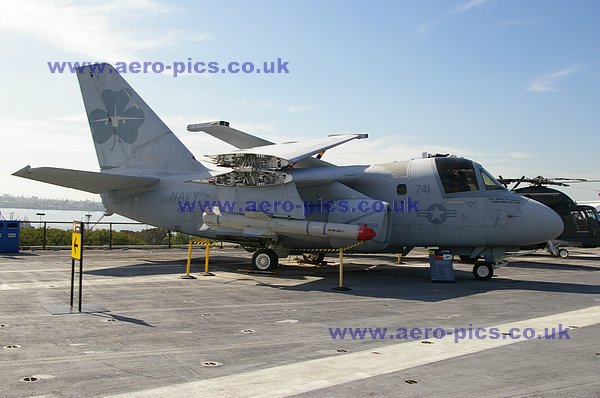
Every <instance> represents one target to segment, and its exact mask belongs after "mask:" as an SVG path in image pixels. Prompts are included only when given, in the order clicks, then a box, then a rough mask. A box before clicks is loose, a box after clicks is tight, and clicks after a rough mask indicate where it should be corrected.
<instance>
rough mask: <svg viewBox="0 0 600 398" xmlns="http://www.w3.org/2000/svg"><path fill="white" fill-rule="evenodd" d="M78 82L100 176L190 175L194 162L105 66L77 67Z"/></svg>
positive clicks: (201, 168)
mask: <svg viewBox="0 0 600 398" xmlns="http://www.w3.org/2000/svg"><path fill="white" fill-rule="evenodd" d="M77 78H78V80H79V87H80V88H81V95H82V96H83V102H84V104H85V110H86V114H87V117H88V121H89V123H90V129H91V130H92V137H93V139H94V146H95V147H96V154H97V155H98V163H100V169H101V171H102V172H107V173H118V174H125V175H140V174H156V175H169V174H191V173H202V172H204V171H206V170H207V169H206V168H205V167H204V166H203V165H202V164H201V163H200V162H198V161H197V160H196V159H195V158H194V156H193V155H192V153H191V152H190V151H189V150H188V149H187V148H186V147H185V146H184V145H183V143H182V142H181V141H179V139H178V138H177V137H176V136H175V134H173V132H172V131H171V130H170V129H169V128H168V127H167V126H166V125H165V124H164V123H163V121H162V120H160V118H159V117H158V116H157V115H156V114H155V113H154V111H153V110H152V109H150V107H149V106H148V105H147V104H146V103H145V102H144V100H143V99H142V98H141V97H140V96H139V95H138V93H136V92H135V91H134V90H133V89H132V88H131V86H130V85H129V84H128V83H127V82H126V81H125V79H123V77H121V75H119V74H118V73H117V72H116V70H115V69H114V68H113V66H111V65H109V64H95V65H87V66H84V67H81V68H78V73H77Z"/></svg>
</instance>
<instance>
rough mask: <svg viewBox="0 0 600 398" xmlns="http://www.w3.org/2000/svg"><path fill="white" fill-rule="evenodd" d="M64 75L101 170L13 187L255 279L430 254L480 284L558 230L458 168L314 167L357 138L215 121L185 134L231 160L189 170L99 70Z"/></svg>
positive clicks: (441, 163) (105, 67)
mask: <svg viewBox="0 0 600 398" xmlns="http://www.w3.org/2000/svg"><path fill="white" fill-rule="evenodd" d="M77 76H78V80H79V85H80V88H81V94H82V96H83V102H84V104H85V110H86V114H87V117H88V120H89V125H90V129H91V132H92V137H93V141H94V146H95V149H96V154H97V156H98V162H99V164H100V172H92V171H82V170H72V169H59V168H53V167H39V168H32V167H30V166H27V167H25V168H23V169H21V170H19V171H17V172H15V173H14V175H16V176H19V177H24V178H28V179H32V180H37V181H42V182H46V183H50V184H55V185H60V186H63V187H68V188H74V189H78V190H82V191H86V192H91V193H97V194H100V195H101V197H102V203H103V204H104V206H105V207H106V208H107V209H108V211H109V213H118V214H121V215H123V216H125V217H129V218H132V219H134V220H138V221H140V222H143V223H147V224H151V225H155V226H160V227H164V228H168V229H170V230H173V231H180V232H183V233H187V234H192V235H197V236H202V237H205V238H209V239H217V240H222V241H228V242H234V243H239V244H240V245H242V246H243V247H245V248H248V249H250V250H254V255H253V257H252V264H253V267H255V268H257V269H261V270H271V269H274V268H275V267H277V266H278V263H279V260H278V259H279V257H280V256H286V255H288V254H289V253H294V252H295V253H303V252H310V251H311V249H312V250H314V249H331V248H344V247H350V246H353V249H352V251H353V252H362V253H374V252H379V253H403V254H407V253H408V252H409V251H410V250H412V248H414V247H438V248H440V249H447V250H450V252H451V253H452V254H456V255H461V256H468V257H470V258H472V259H473V260H477V261H476V263H475V266H474V268H473V273H474V275H475V277H476V278H477V279H481V280H487V279H489V278H491V277H492V275H493V272H494V267H493V261H494V259H497V258H500V257H501V256H503V255H505V253H506V252H507V251H512V250H517V249H518V247H519V246H521V245H528V244H534V243H538V242H543V241H547V240H550V239H554V238H555V237H557V236H558V235H560V234H561V232H562V230H563V223H562V221H561V219H560V217H559V216H558V215H557V214H556V213H555V212H554V211H552V210H551V209H549V208H548V207H546V206H544V205H543V204H541V203H538V202H536V201H534V200H530V199H527V198H525V197H522V196H520V195H517V194H515V193H513V192H510V191H508V190H507V189H506V188H505V187H504V186H503V185H502V184H500V183H499V182H498V181H497V180H496V179H495V178H494V177H493V176H492V175H491V174H490V173H489V172H487V171H486V170H485V169H484V168H483V167H482V166H481V165H480V164H479V163H476V162H473V161H471V160H468V159H463V158H460V157H454V156H424V157H423V158H421V159H414V160H407V161H397V162H391V163H383V164H374V165H354V166H336V165H333V164H331V163H328V162H325V161H324V160H322V159H321V157H322V155H323V153H324V151H326V150H328V149H331V148H333V147H335V146H338V145H341V144H343V143H345V142H348V141H351V140H355V139H364V138H367V136H366V135H365V134H341V135H331V136H328V137H325V138H323V139H319V140H311V141H307V142H286V143H283V144H274V143H272V142H269V141H267V140H264V139H262V138H259V137H256V136H253V135H250V134H247V133H244V132H241V131H239V130H236V129H233V128H231V127H230V126H229V123H227V122H223V121H220V122H212V123H202V124H194V125H190V126H188V130H190V131H203V132H205V133H207V134H210V135H212V136H214V137H216V138H219V139H221V140H222V141H224V142H227V143H229V144H231V145H233V146H234V147H236V148H237V150H231V151H229V152H226V153H221V154H216V155H213V156H210V157H209V158H210V159H212V161H213V162H214V163H215V164H216V165H217V166H220V167H225V168H227V169H225V171H226V172H223V169H221V170H220V171H216V170H213V169H210V168H208V167H206V166H205V165H204V164H203V163H201V162H199V161H198V160H196V158H195V157H194V155H193V154H192V153H191V152H190V151H189V150H188V149H187V148H186V147H185V146H184V145H183V144H182V143H181V141H179V139H178V138H177V137H176V136H175V134H173V132H172V131H171V130H170V129H169V128H168V127H167V126H166V125H165V124H164V123H163V122H162V120H161V119H160V118H159V117H158V116H157V115H156V114H155V113H154V112H153V111H152V109H151V108H150V107H149V106H148V105H147V104H146V102H144V100H142V98H141V97H140V96H139V95H138V93H137V92H135V91H134V90H133V89H132V88H131V86H130V85H129V84H128V83H127V82H126V81H125V80H124V79H123V77H122V76H120V75H119V74H118V73H116V71H115V69H114V68H113V67H112V66H111V65H109V64H94V65H89V66H85V67H82V68H80V69H79V71H78V73H77ZM360 241H362V244H358V245H357V242H360Z"/></svg>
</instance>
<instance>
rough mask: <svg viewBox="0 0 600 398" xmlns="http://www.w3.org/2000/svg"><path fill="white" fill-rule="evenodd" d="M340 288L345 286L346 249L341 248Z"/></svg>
mask: <svg viewBox="0 0 600 398" xmlns="http://www.w3.org/2000/svg"><path fill="white" fill-rule="evenodd" d="M339 288H340V289H343V288H344V249H343V248H342V249H340V285H339Z"/></svg>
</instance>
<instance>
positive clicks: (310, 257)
mask: <svg viewBox="0 0 600 398" xmlns="http://www.w3.org/2000/svg"><path fill="white" fill-rule="evenodd" d="M324 258H325V253H302V259H303V260H304V262H305V263H306V264H315V265H319V264H321V263H322V262H323V259H324Z"/></svg>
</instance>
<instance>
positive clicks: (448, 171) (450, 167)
mask: <svg viewBox="0 0 600 398" xmlns="http://www.w3.org/2000/svg"><path fill="white" fill-rule="evenodd" d="M435 166H436V168H437V171H438V174H439V176H440V180H441V182H442V186H443V187H444V191H445V192H446V193H457V192H469V191H479V190H480V189H481V188H480V185H481V184H480V182H481V183H482V184H483V189H484V190H486V191H491V190H506V188H505V187H504V186H503V185H502V184H500V183H499V182H498V180H496V179H495V178H494V177H493V176H492V175H491V174H490V173H489V172H487V171H486V170H485V169H484V168H483V167H481V166H480V165H478V164H476V163H474V162H473V161H471V160H468V159H463V158H455V157H436V158H435ZM478 175H479V176H480V179H478V178H477V177H478Z"/></svg>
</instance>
